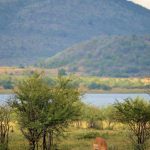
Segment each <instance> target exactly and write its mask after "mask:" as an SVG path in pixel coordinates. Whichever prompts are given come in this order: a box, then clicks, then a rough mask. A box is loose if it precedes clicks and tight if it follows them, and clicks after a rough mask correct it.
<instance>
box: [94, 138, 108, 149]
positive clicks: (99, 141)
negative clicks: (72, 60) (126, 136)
mask: <svg viewBox="0 0 150 150" xmlns="http://www.w3.org/2000/svg"><path fill="white" fill-rule="evenodd" d="M93 150H107V143H106V140H105V139H103V138H100V137H97V138H96V139H95V140H94V142H93Z"/></svg>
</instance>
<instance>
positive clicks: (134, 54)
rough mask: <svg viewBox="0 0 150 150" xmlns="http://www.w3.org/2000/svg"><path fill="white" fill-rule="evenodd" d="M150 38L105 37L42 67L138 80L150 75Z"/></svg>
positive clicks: (49, 61) (77, 46)
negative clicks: (136, 78)
mask: <svg viewBox="0 0 150 150" xmlns="http://www.w3.org/2000/svg"><path fill="white" fill-rule="evenodd" d="M149 58H150V36H136V35H132V36H101V37H98V38H94V39H92V40H89V41H86V42H83V43H80V44H77V45H74V46H73V47H71V48H68V49H66V50H64V51H63V52H60V53H59V54H56V55H55V56H53V57H51V58H49V59H47V60H45V61H44V62H43V63H42V64H41V66H43V67H46V68H57V69H60V68H64V69H66V71H67V72H69V73H79V74H82V75H94V76H105V77H108V76H111V77H135V76H148V75H149V74H150V69H149V66H150V60H149Z"/></svg>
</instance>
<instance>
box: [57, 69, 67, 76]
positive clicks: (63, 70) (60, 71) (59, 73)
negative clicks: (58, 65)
mask: <svg viewBox="0 0 150 150" xmlns="http://www.w3.org/2000/svg"><path fill="white" fill-rule="evenodd" d="M58 75H59V76H65V75H67V73H66V70H65V69H63V68H62V69H59V70H58Z"/></svg>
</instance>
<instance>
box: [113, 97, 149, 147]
mask: <svg viewBox="0 0 150 150" xmlns="http://www.w3.org/2000/svg"><path fill="white" fill-rule="evenodd" d="M114 106H115V108H116V119H117V120H118V121H120V122H122V123H126V124H127V125H128V127H129V129H130V131H131V132H132V133H133V136H131V139H132V141H133V142H134V149H135V150H145V149H146V141H147V140H148V139H149V138H150V102H149V101H145V100H144V99H142V98H140V97H137V98H135V99H130V98H128V99H125V101H124V102H117V103H116V104H115V105H114Z"/></svg>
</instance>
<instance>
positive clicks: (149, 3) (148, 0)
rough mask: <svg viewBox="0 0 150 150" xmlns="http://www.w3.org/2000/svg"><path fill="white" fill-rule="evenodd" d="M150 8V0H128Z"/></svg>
mask: <svg viewBox="0 0 150 150" xmlns="http://www.w3.org/2000/svg"><path fill="white" fill-rule="evenodd" d="M130 1H133V2H135V3H137V4H140V5H142V6H144V7H146V8H149V9H150V0H130Z"/></svg>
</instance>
